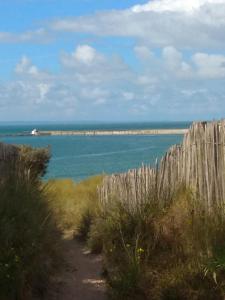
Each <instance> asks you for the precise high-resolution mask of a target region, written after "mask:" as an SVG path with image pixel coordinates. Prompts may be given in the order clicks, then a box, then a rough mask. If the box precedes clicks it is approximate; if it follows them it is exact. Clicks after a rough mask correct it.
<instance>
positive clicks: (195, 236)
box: [89, 188, 225, 300]
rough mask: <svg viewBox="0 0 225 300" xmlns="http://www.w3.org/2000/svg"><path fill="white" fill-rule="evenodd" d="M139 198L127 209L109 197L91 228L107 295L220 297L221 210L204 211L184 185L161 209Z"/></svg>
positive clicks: (224, 290)
mask: <svg viewBox="0 0 225 300" xmlns="http://www.w3.org/2000/svg"><path fill="white" fill-rule="evenodd" d="M151 200H152V199H151ZM144 202H145V203H147V204H145V205H144V206H140V207H138V208H137V210H136V211H133V212H132V213H131V212H130V210H129V208H128V207H126V204H121V201H117V200H116V199H113V201H109V203H110V204H109V207H106V208H104V210H102V211H101V210H100V211H99V212H100V213H99V215H98V217H97V218H96V219H95V222H94V223H93V224H92V226H91V231H90V234H89V236H90V240H97V241H98V243H99V242H101V243H102V247H103V254H104V258H105V268H106V270H107V273H108V281H109V284H110V286H111V291H112V296H113V297H114V298H115V299H117V300H119V299H153V300H160V299H166V300H170V299H177V300H178V299H184V300H185V299H187V300H188V299H215V300H216V299H221V300H222V299H224V296H225V238H224V237H225V221H224V217H223V215H224V211H220V212H219V213H218V214H214V215H207V213H206V212H205V211H204V209H203V208H202V207H201V206H200V204H198V203H199V202H198V201H197V199H194V198H193V195H192V193H191V191H189V190H187V189H184V188H180V190H179V191H178V192H177V194H176V195H174V197H173V199H172V201H171V203H170V205H169V206H168V207H164V208H163V209H162V208H161V207H158V206H157V201H149V203H154V204H151V205H150V204H148V201H144Z"/></svg>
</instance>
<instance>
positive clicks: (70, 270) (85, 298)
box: [45, 234, 107, 300]
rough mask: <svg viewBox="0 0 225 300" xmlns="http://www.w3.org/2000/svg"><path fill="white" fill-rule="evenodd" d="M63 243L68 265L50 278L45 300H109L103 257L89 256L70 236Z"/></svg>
mask: <svg viewBox="0 0 225 300" xmlns="http://www.w3.org/2000/svg"><path fill="white" fill-rule="evenodd" d="M63 243H64V245H63V246H64V251H65V252H64V253H65V254H64V260H65V264H64V265H63V268H62V270H61V272H60V273H59V274H58V275H57V276H54V277H53V278H52V279H51V282H50V286H49V288H48V292H47V295H46V297H45V299H46V300H106V299H107V297H106V284H105V281H104V280H103V279H102V277H101V271H102V258H101V256H98V255H93V254H90V253H89V252H88V251H87V250H86V249H85V248H84V245H82V244H80V243H79V242H77V241H75V240H74V239H73V238H72V235H71V234H67V235H66V236H65V239H64V242H63Z"/></svg>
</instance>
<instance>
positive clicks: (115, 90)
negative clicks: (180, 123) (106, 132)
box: [0, 0, 225, 121]
mask: <svg viewBox="0 0 225 300" xmlns="http://www.w3.org/2000/svg"><path fill="white" fill-rule="evenodd" d="M224 115H225V0H151V1H147V0H146V1H144V0H139V1H138V0H120V1H115V0H7V1H5V0H0V121H32V120H40V121H45V120H49V121H59V120H60V121H79V120H89V121H91V120H99V121H130V120H134V121H139V120H140V121H142V120H146V121H156V120H199V119H214V118H215V119H217V118H222V117H224Z"/></svg>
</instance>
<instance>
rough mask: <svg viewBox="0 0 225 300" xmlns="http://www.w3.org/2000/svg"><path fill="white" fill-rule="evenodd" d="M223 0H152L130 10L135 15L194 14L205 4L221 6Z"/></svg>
mask: <svg viewBox="0 0 225 300" xmlns="http://www.w3.org/2000/svg"><path fill="white" fill-rule="evenodd" d="M221 3H224V1H223V0H186V1H184V0H152V1H149V2H148V3H147V4H143V5H135V6H133V7H132V8H131V10H132V11H133V12H135V13H140V12H146V11H154V12H165V11H171V12H186V13H190V12H194V11H196V10H199V9H200V8H201V6H203V5H205V4H221Z"/></svg>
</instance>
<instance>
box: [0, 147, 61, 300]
mask: <svg viewBox="0 0 225 300" xmlns="http://www.w3.org/2000/svg"><path fill="white" fill-rule="evenodd" d="M39 153H40V152H39ZM44 157H46V156H45V155H44ZM35 161H37V160H35ZM39 166H40V164H39ZM7 167H8V169H9V170H8V172H7V175H5V176H4V177H2V178H1V180H0V299H1V300H11V299H12V300H14V299H17V300H26V299H33V297H34V295H35V294H39V293H42V292H43V291H44V289H45V288H46V284H47V278H48V276H49V273H50V271H51V270H52V267H53V266H54V264H55V262H56V258H57V254H56V252H57V250H58V247H57V246H58V240H59V233H58V231H57V230H56V227H55V221H54V218H53V215H52V213H51V211H50V208H49V203H48V199H47V196H46V191H45V189H44V188H43V186H42V184H41V182H40V179H39V176H40V175H41V174H42V173H43V171H44V168H45V167H43V168H42V167H40V168H38V169H37V168H36V167H34V165H33V164H29V168H28V167H27V165H26V164H24V159H23V158H22V157H21V156H20V157H19V159H18V160H17V161H14V162H8V164H7ZM29 170H31V171H29Z"/></svg>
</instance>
